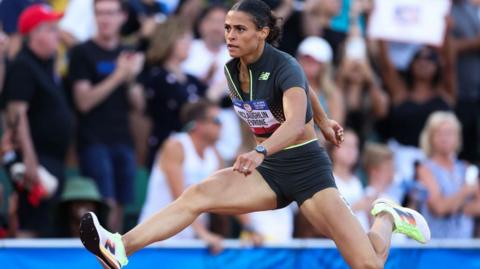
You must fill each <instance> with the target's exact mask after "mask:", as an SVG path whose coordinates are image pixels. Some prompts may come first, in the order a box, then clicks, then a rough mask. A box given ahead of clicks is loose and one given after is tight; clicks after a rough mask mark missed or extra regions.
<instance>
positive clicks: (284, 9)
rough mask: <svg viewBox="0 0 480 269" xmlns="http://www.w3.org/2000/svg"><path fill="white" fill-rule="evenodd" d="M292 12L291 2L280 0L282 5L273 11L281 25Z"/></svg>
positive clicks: (290, 0)
mask: <svg viewBox="0 0 480 269" xmlns="http://www.w3.org/2000/svg"><path fill="white" fill-rule="evenodd" d="M292 12H293V0H282V3H281V4H280V5H279V6H278V7H277V8H276V9H275V10H274V13H275V16H277V17H278V18H282V24H284V23H285V21H286V20H287V19H288V18H289V17H290V15H291V14H292Z"/></svg>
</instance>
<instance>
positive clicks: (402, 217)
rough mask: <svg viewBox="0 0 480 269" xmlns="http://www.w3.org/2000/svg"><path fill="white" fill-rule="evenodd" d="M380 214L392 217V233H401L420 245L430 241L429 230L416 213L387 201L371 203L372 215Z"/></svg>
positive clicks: (425, 222)
mask: <svg viewBox="0 0 480 269" xmlns="http://www.w3.org/2000/svg"><path fill="white" fill-rule="evenodd" d="M382 212H386V213H389V214H390V215H391V216H392V217H393V221H394V225H395V229H394V230H393V232H395V233H402V234H404V235H406V236H408V237H410V238H412V239H414V240H416V241H418V242H420V243H422V244H425V243H427V242H428V241H429V240H430V228H429V227H428V223H427V221H426V220H425V218H424V217H423V216H422V215H421V214H420V213H418V212H417V211H415V210H413V209H410V208H406V207H402V206H399V205H397V204H396V203H394V202H392V201H390V200H387V199H377V200H375V202H373V209H372V212H371V213H372V215H373V216H376V215H378V214H380V213H382Z"/></svg>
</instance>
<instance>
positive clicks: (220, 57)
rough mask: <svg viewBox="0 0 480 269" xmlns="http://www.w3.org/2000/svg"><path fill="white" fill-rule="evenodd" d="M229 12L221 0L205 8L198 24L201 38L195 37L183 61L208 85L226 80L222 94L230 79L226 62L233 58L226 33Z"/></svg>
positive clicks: (222, 82)
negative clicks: (225, 70)
mask: <svg viewBox="0 0 480 269" xmlns="http://www.w3.org/2000/svg"><path fill="white" fill-rule="evenodd" d="M226 14H227V9H226V8H225V7H224V6H222V5H218V4H217V5H211V6H208V7H207V8H205V9H204V10H203V11H202V13H201V14H200V17H199V19H198V24H197V25H198V33H199V35H200V38H199V39H195V40H193V41H192V44H191V47H190V52H189V54H188V58H187V59H185V61H184V62H183V63H182V68H183V70H184V71H185V72H186V73H188V74H191V75H194V76H195V77H197V78H198V79H200V80H201V81H202V82H203V83H204V84H205V85H209V86H213V85H215V84H218V83H220V84H222V86H223V87H221V90H222V96H224V95H226V94H225V87H226V83H227V82H226V81H225V76H224V74H223V72H224V71H223V66H224V65H225V63H226V62H227V61H228V60H229V59H230V56H229V55H228V51H227V45H226V44H225V37H224V32H225V29H224V23H225V15H226ZM209 97H210V96H209ZM211 99H214V100H217V99H218V98H211Z"/></svg>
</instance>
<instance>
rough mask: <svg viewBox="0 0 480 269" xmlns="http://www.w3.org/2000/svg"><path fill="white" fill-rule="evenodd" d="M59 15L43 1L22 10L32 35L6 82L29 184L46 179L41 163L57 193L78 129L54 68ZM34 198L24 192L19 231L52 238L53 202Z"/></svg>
mask: <svg viewBox="0 0 480 269" xmlns="http://www.w3.org/2000/svg"><path fill="white" fill-rule="evenodd" d="M59 18H60V14H57V13H54V12H52V11H51V10H50V9H49V8H48V7H46V6H43V5H33V6H31V7H29V8H27V9H26V10H25V11H24V12H23V13H22V15H21V16H20V20H19V28H20V32H21V33H22V34H23V35H26V36H27V37H28V38H27V39H26V42H25V46H24V47H23V49H22V50H21V51H20V53H19V54H18V55H17V57H16V58H15V60H14V61H13V63H12V64H11V66H10V68H9V71H8V73H7V76H6V81H5V99H6V105H7V122H8V123H10V126H11V127H12V128H15V129H10V130H7V132H12V134H14V139H15V141H16V144H17V146H18V147H19V149H20V153H21V156H22V158H23V163H24V165H25V173H24V180H25V182H24V186H26V189H29V188H33V187H29V186H35V185H36V184H37V183H38V182H39V181H40V177H39V172H38V171H39V170H38V168H39V165H41V166H43V167H45V168H46V169H47V171H49V172H50V173H51V174H52V175H53V176H55V177H56V178H57V180H58V181H59V188H58V189H57V194H59V193H60V191H61V187H62V182H63V179H64V173H65V162H64V159H65V156H66V152H67V149H68V146H69V144H70V141H71V131H72V117H71V116H72V115H71V111H70V109H69V106H68V103H67V100H66V98H65V95H64V91H63V87H62V85H61V83H60V82H61V80H60V79H59V76H58V73H57V72H56V71H55V69H54V55H55V53H56V51H57V48H58V44H59V34H58V28H57V20H58V19H59ZM13 123H16V125H15V124H13ZM12 124H13V125H15V126H12ZM29 197H30V196H29V194H28V193H27V192H19V210H18V214H19V225H20V227H19V230H20V232H21V234H19V235H21V236H50V235H51V234H50V232H51V231H50V229H51V228H52V225H50V224H51V223H50V217H49V216H50V214H49V213H50V209H51V206H52V205H53V204H52V202H53V200H48V199H42V200H41V201H40V203H39V204H38V205H35V203H32V201H31V200H29ZM54 198H56V197H55V196H54Z"/></svg>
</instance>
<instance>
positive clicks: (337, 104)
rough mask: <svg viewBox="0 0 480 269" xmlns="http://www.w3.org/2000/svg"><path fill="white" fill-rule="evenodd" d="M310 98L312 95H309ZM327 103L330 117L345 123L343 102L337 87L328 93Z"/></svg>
mask: <svg viewBox="0 0 480 269" xmlns="http://www.w3.org/2000/svg"><path fill="white" fill-rule="evenodd" d="M310 98H312V96H310ZM317 101H318V100H317ZM327 104H328V109H329V111H330V116H331V118H332V119H333V120H335V121H337V122H338V123H339V124H341V125H343V124H344V123H345V102H344V100H343V96H342V93H341V92H340V91H339V89H337V88H335V90H334V91H332V92H331V93H330V95H329V97H328V99H327ZM312 105H313V101H312Z"/></svg>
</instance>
